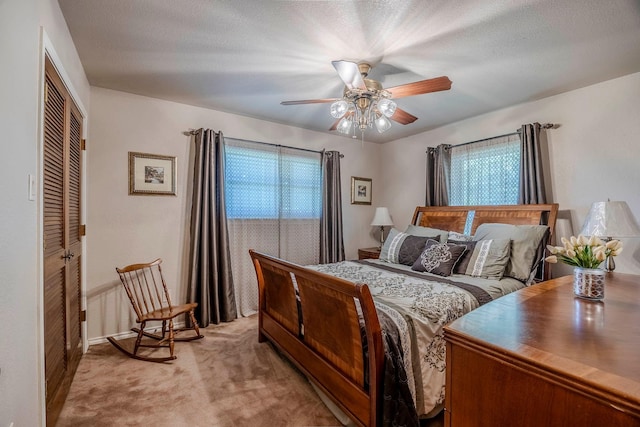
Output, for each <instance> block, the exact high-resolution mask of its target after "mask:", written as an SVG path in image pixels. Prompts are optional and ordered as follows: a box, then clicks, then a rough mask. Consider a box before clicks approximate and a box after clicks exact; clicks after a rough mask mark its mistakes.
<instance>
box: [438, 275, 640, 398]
mask: <svg viewBox="0 0 640 427" xmlns="http://www.w3.org/2000/svg"><path fill="white" fill-rule="evenodd" d="M606 280H607V281H606V285H605V299H604V301H602V302H593V301H588V300H584V299H581V298H577V297H575V296H574V295H573V286H572V285H573V277H572V276H565V277H561V278H558V279H553V280H549V281H547V282H543V283H539V284H537V285H533V286H531V287H528V288H525V289H522V290H520V291H518V292H515V293H513V294H509V295H506V296H504V297H501V298H499V299H497V300H495V301H493V302H491V303H489V304H486V305H484V306H482V307H480V308H478V309H476V310H473V311H472V312H470V313H469V314H467V315H465V316H463V317H462V318H460V319H458V320H456V321H454V322H453V323H452V324H450V325H449V326H447V327H446V334H447V336H450V337H453V336H457V337H462V338H463V339H465V340H470V341H474V342H476V343H480V345H485V346H488V347H491V348H493V349H494V350H497V351H498V352H506V354H511V355H512V356H514V357H517V358H520V359H523V360H526V361H529V362H530V363H531V364H533V365H537V366H541V367H543V368H548V369H551V370H554V371H556V372H560V373H567V374H569V375H571V376H575V377H577V378H580V379H582V380H584V381H585V382H594V383H596V384H598V385H602V386H604V387H606V388H610V389H616V390H617V391H622V392H623V393H625V394H629V395H631V396H633V397H634V398H638V399H640V276H635V275H628V274H621V273H608V274H607V279H606Z"/></svg>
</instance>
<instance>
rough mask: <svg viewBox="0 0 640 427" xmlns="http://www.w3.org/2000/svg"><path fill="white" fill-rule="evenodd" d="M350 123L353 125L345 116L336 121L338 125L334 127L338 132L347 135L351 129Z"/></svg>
mask: <svg viewBox="0 0 640 427" xmlns="http://www.w3.org/2000/svg"><path fill="white" fill-rule="evenodd" d="M352 125H353V123H352V122H351V120H349V119H348V118H347V117H343V118H342V120H340V121H339V122H338V126H337V127H336V129H337V130H338V132H340V133H343V134H345V135H349V132H350V131H351V126H352Z"/></svg>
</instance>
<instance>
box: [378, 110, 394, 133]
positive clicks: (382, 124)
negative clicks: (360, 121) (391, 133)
mask: <svg viewBox="0 0 640 427" xmlns="http://www.w3.org/2000/svg"><path fill="white" fill-rule="evenodd" d="M374 123H375V125H376V130H377V131H378V132H379V133H383V132H386V131H388V130H389V129H390V128H391V122H390V121H389V119H388V118H387V117H386V116H385V115H384V114H379V115H378V117H376V120H375V122H374Z"/></svg>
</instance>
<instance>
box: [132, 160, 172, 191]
mask: <svg viewBox="0 0 640 427" xmlns="http://www.w3.org/2000/svg"><path fill="white" fill-rule="evenodd" d="M129 194H130V195H144V196H148V195H152V196H175V195H176V158H175V157H171V156H160V155H157V154H148V153H134V152H131V151H130V152H129Z"/></svg>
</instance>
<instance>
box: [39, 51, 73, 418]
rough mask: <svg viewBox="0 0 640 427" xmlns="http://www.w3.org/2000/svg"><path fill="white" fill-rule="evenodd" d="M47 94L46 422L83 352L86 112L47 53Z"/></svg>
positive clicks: (52, 415)
mask: <svg viewBox="0 0 640 427" xmlns="http://www.w3.org/2000/svg"><path fill="white" fill-rule="evenodd" d="M45 71H46V76H45V99H44V102H45V104H44V159H43V160H44V161H43V183H44V185H43V207H44V229H43V240H44V249H43V252H44V332H45V377H46V381H47V383H46V393H47V398H46V401H47V425H54V424H55V420H56V419H57V416H58V414H59V412H60V409H62V404H63V403H64V399H65V397H66V395H67V393H68V391H69V386H70V384H71V379H72V378H73V374H74V373H75V370H76V368H77V366H78V362H79V361H80V356H81V355H82V336H81V327H80V325H81V319H80V314H81V300H80V290H81V288H80V283H81V281H80V279H81V270H80V266H81V259H80V258H81V252H82V243H81V237H80V208H81V201H80V194H81V192H80V189H81V187H80V183H81V162H80V160H81V145H80V144H81V136H82V116H81V115H80V113H79V110H78V109H77V107H76V106H75V104H74V103H73V101H72V99H71V97H70V96H69V94H68V93H67V91H66V88H65V87H64V85H63V84H62V81H61V80H60V77H59V76H58V75H57V73H56V71H55V69H54V68H53V66H52V64H51V63H50V61H49V59H48V58H47V61H46V66H45Z"/></svg>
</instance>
